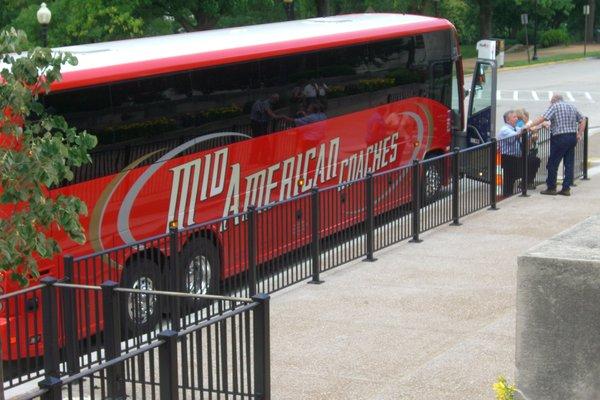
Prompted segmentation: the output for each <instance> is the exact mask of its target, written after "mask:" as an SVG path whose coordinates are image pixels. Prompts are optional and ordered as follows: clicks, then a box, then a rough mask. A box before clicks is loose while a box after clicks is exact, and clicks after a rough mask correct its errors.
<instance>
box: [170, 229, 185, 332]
mask: <svg viewBox="0 0 600 400" xmlns="http://www.w3.org/2000/svg"><path fill="white" fill-rule="evenodd" d="M169 253H170V254H169V261H170V268H171V273H170V274H169V276H170V277H171V282H170V283H171V290H172V291H174V292H179V291H181V288H182V283H183V282H182V280H183V278H182V277H181V272H182V271H181V266H180V265H179V257H178V255H179V235H178V229H177V224H176V223H172V224H169ZM170 297H171V299H170V300H171V301H170V307H171V328H172V329H174V330H176V331H178V330H179V329H180V328H181V327H180V323H181V322H180V321H181V299H180V298H179V296H170Z"/></svg>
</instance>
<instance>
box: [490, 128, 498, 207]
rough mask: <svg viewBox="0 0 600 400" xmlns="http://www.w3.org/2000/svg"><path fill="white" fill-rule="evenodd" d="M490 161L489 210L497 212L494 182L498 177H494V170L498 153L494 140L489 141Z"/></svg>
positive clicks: (496, 142)
mask: <svg viewBox="0 0 600 400" xmlns="http://www.w3.org/2000/svg"><path fill="white" fill-rule="evenodd" d="M489 147H490V159H489V170H490V173H489V176H490V208H489V210H497V209H498V207H496V202H497V197H496V196H497V193H496V180H497V179H498V176H497V175H496V168H497V164H496V162H497V160H496V157H497V153H498V141H497V140H496V138H492V139H491V140H490V146H489Z"/></svg>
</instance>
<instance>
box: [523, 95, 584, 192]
mask: <svg viewBox="0 0 600 400" xmlns="http://www.w3.org/2000/svg"><path fill="white" fill-rule="evenodd" d="M544 121H550V123H551V125H550V133H551V134H552V136H551V138H550V157H548V166H547V168H548V178H547V179H546V184H547V185H548V188H547V189H546V190H544V191H542V192H541V193H542V194H548V195H556V194H562V195H563V196H570V195H571V185H573V176H574V174H573V171H574V168H575V146H576V145H577V138H578V137H579V136H580V135H581V134H582V133H583V130H584V129H585V118H583V115H581V113H580V112H579V111H577V109H576V108H575V107H574V106H573V105H571V104H568V103H566V102H565V101H564V99H563V97H562V96H561V95H560V94H555V95H554V96H552V100H550V107H548V109H547V110H546V111H545V112H544V114H542V115H541V116H540V117H537V118H536V119H535V120H534V121H533V125H536V124H540V123H542V122H544ZM561 160H562V161H563V163H564V165H565V176H564V178H563V184H562V190H561V191H560V192H557V191H556V174H557V172H558V165H559V164H560V162H561Z"/></svg>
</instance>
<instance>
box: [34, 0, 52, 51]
mask: <svg viewBox="0 0 600 400" xmlns="http://www.w3.org/2000/svg"><path fill="white" fill-rule="evenodd" d="M51 18H52V13H51V12H50V10H49V9H48V7H46V3H42V4H41V5H40V9H39V10H38V12H37V20H38V23H39V24H40V26H41V27H42V40H43V42H44V47H48V25H50V19H51Z"/></svg>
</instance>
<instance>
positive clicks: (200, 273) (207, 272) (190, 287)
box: [181, 237, 221, 310]
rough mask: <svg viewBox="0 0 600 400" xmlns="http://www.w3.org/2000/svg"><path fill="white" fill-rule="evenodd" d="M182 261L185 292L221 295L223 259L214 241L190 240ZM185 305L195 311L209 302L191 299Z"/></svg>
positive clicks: (201, 238)
mask: <svg viewBox="0 0 600 400" xmlns="http://www.w3.org/2000/svg"><path fill="white" fill-rule="evenodd" d="M181 259H182V261H183V262H182V265H183V271H182V273H181V280H182V283H181V285H182V286H181V287H182V288H183V291H185V292H186V293H192V294H213V295H214V294H219V282H220V276H221V258H220V256H219V248H218V246H217V245H216V244H215V243H213V241H212V240H210V239H209V238H207V237H195V238H192V239H190V240H189V241H188V242H187V243H186V244H185V246H184V247H183V250H182V254H181ZM185 303H186V305H187V306H188V307H190V308H191V309H192V310H194V309H198V308H201V307H204V306H206V305H207V304H208V303H209V302H208V301H207V300H202V299H189V300H187V301H186V302H185Z"/></svg>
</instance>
